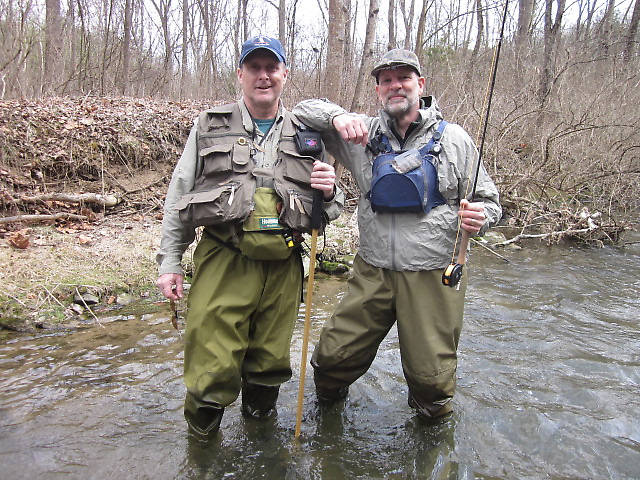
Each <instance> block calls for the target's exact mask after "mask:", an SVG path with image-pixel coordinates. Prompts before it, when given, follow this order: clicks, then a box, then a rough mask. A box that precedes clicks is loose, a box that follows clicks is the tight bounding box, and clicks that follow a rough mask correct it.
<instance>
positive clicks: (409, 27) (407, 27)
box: [400, 0, 416, 50]
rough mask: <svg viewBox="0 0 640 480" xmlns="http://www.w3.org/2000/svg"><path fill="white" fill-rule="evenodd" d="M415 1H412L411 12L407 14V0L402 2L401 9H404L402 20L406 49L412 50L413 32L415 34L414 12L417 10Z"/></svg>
mask: <svg viewBox="0 0 640 480" xmlns="http://www.w3.org/2000/svg"><path fill="white" fill-rule="evenodd" d="M415 3H416V2H415V0H411V4H410V5H409V11H408V12H407V9H406V4H405V0H400V8H401V9H402V19H403V20H404V49H405V50H410V49H411V32H413V12H414V9H415Z"/></svg>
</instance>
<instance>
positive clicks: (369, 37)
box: [351, 0, 640, 112]
mask: <svg viewBox="0 0 640 480" xmlns="http://www.w3.org/2000/svg"><path fill="white" fill-rule="evenodd" d="M638 1H640V0H638ZM379 12H380V4H379V3H378V0H369V14H368V16H367V27H366V30H365V34H364V45H363V46H362V58H361V59H360V68H359V69H358V78H357V80H356V86H355V89H354V92H353V99H352V100H351V111H352V112H353V111H360V110H362V105H361V104H360V98H361V97H362V85H363V84H364V79H365V78H366V76H367V72H368V70H369V68H368V66H369V64H370V63H371V58H372V57H373V40H374V38H375V36H376V25H377V23H378V13H379Z"/></svg>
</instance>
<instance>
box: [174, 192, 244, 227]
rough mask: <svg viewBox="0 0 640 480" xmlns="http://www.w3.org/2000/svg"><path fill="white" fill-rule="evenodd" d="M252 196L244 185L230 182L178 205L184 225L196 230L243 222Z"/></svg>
mask: <svg viewBox="0 0 640 480" xmlns="http://www.w3.org/2000/svg"><path fill="white" fill-rule="evenodd" d="M251 197H252V192H250V191H249V189H248V188H247V185H243V184H242V183H240V182H228V183H226V184H224V185H221V186H219V187H216V188H213V189H210V190H205V191H201V192H189V193H187V194H185V195H183V196H182V198H180V200H179V201H178V202H177V203H176V209H177V210H178V215H179V217H180V221H181V222H182V223H183V224H185V225H192V226H194V227H198V226H207V225H219V224H223V223H229V222H238V221H243V220H244V219H245V218H246V217H247V216H248V215H249V211H250V208H251V204H252V202H251Z"/></svg>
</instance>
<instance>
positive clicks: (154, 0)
mask: <svg viewBox="0 0 640 480" xmlns="http://www.w3.org/2000/svg"><path fill="white" fill-rule="evenodd" d="M150 1H151V4H152V5H153V6H154V8H155V9H156V12H157V14H158V17H159V19H160V30H161V32H162V40H163V44H164V58H163V62H162V69H163V71H164V76H163V78H162V87H161V90H163V91H165V92H166V89H167V88H168V87H169V81H170V79H171V78H172V77H173V39H172V38H171V31H170V29H169V22H170V19H171V2H172V0H150Z"/></svg>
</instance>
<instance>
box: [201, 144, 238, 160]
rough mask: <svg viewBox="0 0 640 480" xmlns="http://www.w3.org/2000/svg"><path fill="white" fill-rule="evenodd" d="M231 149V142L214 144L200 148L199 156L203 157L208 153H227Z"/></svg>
mask: <svg viewBox="0 0 640 480" xmlns="http://www.w3.org/2000/svg"><path fill="white" fill-rule="evenodd" d="M232 149H233V143H226V144H216V145H212V146H210V147H205V148H201V149H200V156H201V157H205V156H207V155H209V154H210V153H229V152H231V150H232Z"/></svg>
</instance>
